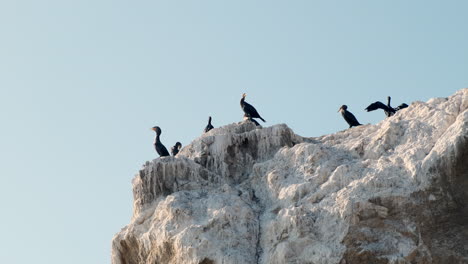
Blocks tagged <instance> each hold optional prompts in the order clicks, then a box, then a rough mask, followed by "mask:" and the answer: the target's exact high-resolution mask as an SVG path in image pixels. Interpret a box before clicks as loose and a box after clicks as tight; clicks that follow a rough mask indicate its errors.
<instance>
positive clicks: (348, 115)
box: [344, 112, 361, 126]
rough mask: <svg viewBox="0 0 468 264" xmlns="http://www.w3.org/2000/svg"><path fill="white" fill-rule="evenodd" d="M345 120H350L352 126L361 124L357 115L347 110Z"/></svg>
mask: <svg viewBox="0 0 468 264" xmlns="http://www.w3.org/2000/svg"><path fill="white" fill-rule="evenodd" d="M344 117H345V120H346V121H347V122H348V124H349V125H350V126H351V125H352V126H357V125H360V124H361V123H359V121H357V119H356V117H355V116H354V115H353V114H352V113H351V112H347V113H346V115H345V116H344Z"/></svg>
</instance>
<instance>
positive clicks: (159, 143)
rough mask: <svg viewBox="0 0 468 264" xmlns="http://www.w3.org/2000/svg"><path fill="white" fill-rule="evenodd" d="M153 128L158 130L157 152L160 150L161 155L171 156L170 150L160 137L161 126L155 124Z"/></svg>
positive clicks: (155, 146)
mask: <svg viewBox="0 0 468 264" xmlns="http://www.w3.org/2000/svg"><path fill="white" fill-rule="evenodd" d="M151 130H153V131H155V132H156V138H155V139H154V148H155V149H156V152H158V154H159V156H160V157H164V156H169V152H168V151H167V149H166V147H165V146H164V145H163V144H162V143H161V140H160V139H159V136H160V135H161V128H159V127H158V126H155V127H153V128H151Z"/></svg>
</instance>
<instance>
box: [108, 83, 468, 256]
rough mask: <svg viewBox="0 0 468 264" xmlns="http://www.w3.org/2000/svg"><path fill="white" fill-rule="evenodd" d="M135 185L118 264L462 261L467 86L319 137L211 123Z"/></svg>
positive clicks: (466, 221) (466, 220)
mask: <svg viewBox="0 0 468 264" xmlns="http://www.w3.org/2000/svg"><path fill="white" fill-rule="evenodd" d="M382 115H383V114H382ZM132 184H133V194H134V205H133V207H134V209H133V211H134V213H133V217H132V220H131V222H130V224H129V225H127V226H126V227H124V228H123V229H122V230H121V231H120V232H119V233H117V234H116V235H115V236H114V238H113V241H112V263H114V264H134V263H135V264H136V263H193V264H244V263H278V264H280V263H315V264H321V263H339V264H345V263H346V264H350V263H353V264H354V263H374V264H375V263H468V206H467V204H468V89H462V90H460V91H458V92H457V93H455V94H454V95H452V96H450V97H448V98H435V99H431V100H429V101H428V102H413V103H412V104H411V105H410V106H409V107H408V108H406V109H403V110H400V111H398V112H397V113H396V114H395V115H394V116H392V117H389V118H386V119H385V120H383V121H382V122H380V123H378V124H375V125H371V124H369V125H362V126H358V127H354V128H351V129H347V130H344V131H341V132H338V133H335V134H331V135H325V136H322V137H317V138H305V137H301V136H299V135H296V134H295V133H294V132H293V131H292V130H291V129H290V128H288V127H287V126H286V125H284V124H281V125H274V126H271V127H265V128H257V127H255V125H254V124H253V123H251V122H248V121H247V122H240V123H236V124H230V125H227V126H224V127H220V128H215V129H213V130H211V131H210V132H208V133H206V134H204V135H202V136H201V137H199V138H197V139H195V140H194V141H193V142H192V143H191V144H190V145H187V146H185V147H184V148H183V149H182V150H181V152H180V153H179V154H178V155H177V156H176V157H163V158H158V159H155V160H153V161H151V162H146V164H145V165H144V166H143V168H142V169H141V170H140V171H139V173H138V174H137V175H135V177H134V179H133V181H132Z"/></svg>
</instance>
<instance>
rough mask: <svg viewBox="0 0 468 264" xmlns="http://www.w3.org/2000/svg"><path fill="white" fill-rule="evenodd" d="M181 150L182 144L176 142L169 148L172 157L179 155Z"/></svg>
mask: <svg viewBox="0 0 468 264" xmlns="http://www.w3.org/2000/svg"><path fill="white" fill-rule="evenodd" d="M181 148H182V143H180V142H176V143H175V145H174V146H173V147H172V148H171V153H172V156H175V155H177V153H179V151H180V149H181Z"/></svg>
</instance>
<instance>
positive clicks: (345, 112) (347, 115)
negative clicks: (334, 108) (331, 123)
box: [338, 105, 361, 128]
mask: <svg viewBox="0 0 468 264" xmlns="http://www.w3.org/2000/svg"><path fill="white" fill-rule="evenodd" d="M347 109H348V106H346V105H342V106H341V107H340V109H338V112H341V115H342V116H343V118H344V120H345V121H346V122H347V123H348V124H349V128H351V127H353V126H360V125H361V124H360V123H359V121H357V119H356V117H355V116H354V115H353V114H352V113H351V112H349V111H348V110H347Z"/></svg>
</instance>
